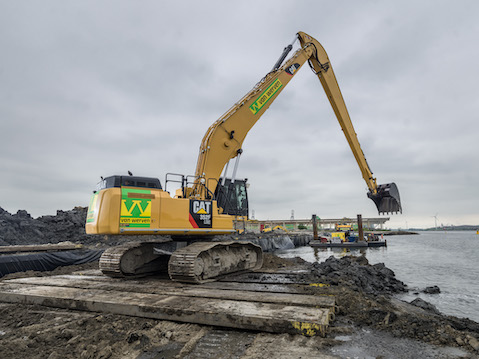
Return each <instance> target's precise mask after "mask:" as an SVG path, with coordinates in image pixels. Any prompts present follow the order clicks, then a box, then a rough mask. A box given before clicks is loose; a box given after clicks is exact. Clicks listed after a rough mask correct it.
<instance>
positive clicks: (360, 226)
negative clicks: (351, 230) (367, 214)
mask: <svg viewBox="0 0 479 359" xmlns="http://www.w3.org/2000/svg"><path fill="white" fill-rule="evenodd" d="M358 234H359V240H360V241H363V240H364V233H363V216H362V215H360V214H358Z"/></svg>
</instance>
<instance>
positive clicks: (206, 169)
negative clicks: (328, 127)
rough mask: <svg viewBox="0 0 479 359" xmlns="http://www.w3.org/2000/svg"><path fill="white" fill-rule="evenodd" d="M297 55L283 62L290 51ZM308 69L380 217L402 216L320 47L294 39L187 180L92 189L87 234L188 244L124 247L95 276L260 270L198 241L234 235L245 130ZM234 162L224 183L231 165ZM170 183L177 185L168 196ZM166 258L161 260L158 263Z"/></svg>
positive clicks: (182, 276) (252, 257)
mask: <svg viewBox="0 0 479 359" xmlns="http://www.w3.org/2000/svg"><path fill="white" fill-rule="evenodd" d="M297 40H299V43H300V48H299V49H298V50H297V51H296V52H294V54H293V55H292V56H291V57H290V58H288V59H287V60H285V59H286V57H287V56H288V54H289V53H290V52H291V50H292V48H293V44H294V43H295V42H296V41H297ZM305 62H308V64H309V66H310V67H311V69H312V70H313V72H314V73H315V74H316V75H317V76H318V78H319V80H320V82H321V84H322V86H323V88H324V91H325V92H326V95H327V96H328V99H329V101H330V103H331V106H332V108H333V110H334V113H335V114H336V117H337V119H338V121H339V124H340V125H341V128H342V130H343V132H344V134H345V136H346V139H347V141H348V143H349V146H350V147H351V150H352V152H353V154H354V157H355V158H356V161H357V163H358V165H359V168H360V170H361V173H362V176H363V178H364V180H365V181H366V184H367V186H368V188H369V191H368V197H369V198H371V199H372V200H373V201H374V203H375V204H376V207H377V209H378V211H379V213H395V212H396V213H397V212H402V208H401V201H400V198H399V192H398V189H397V186H396V185H395V184H394V183H388V184H384V185H377V183H376V179H375V178H374V177H373V174H372V172H371V170H370V168H369V166H368V164H367V162H366V158H365V156H364V153H363V151H362V150H361V147H360V145H359V141H358V138H357V135H356V132H355V131H354V127H353V125H352V123H351V119H350V117H349V114H348V111H347V108H346V105H345V103H344V99H343V96H342V95H341V91H340V89H339V86H338V83H337V80H336V76H335V75H334V71H333V68H332V66H331V63H330V61H329V58H328V56H327V54H326V52H325V51H324V49H323V47H322V46H321V44H320V43H319V42H318V41H316V40H315V39H314V38H312V37H311V36H309V35H307V34H305V33H304V32H299V33H298V34H297V35H296V37H295V40H294V41H293V43H292V44H290V45H288V46H287V47H286V48H285V49H284V51H283V53H282V55H281V57H280V58H279V60H278V61H277V62H276V64H275V65H274V66H273V69H272V70H271V71H270V72H269V73H268V74H266V76H265V77H263V79H261V81H259V82H258V83H257V84H256V85H255V86H254V87H253V89H252V90H251V91H249V92H248V93H247V94H246V95H245V96H244V97H243V98H241V99H240V100H239V101H238V102H237V103H236V104H235V105H233V106H232V107H231V108H230V109H229V110H228V111H227V112H226V113H225V114H224V115H223V116H221V117H220V118H219V119H218V120H217V121H216V122H214V123H213V125H211V126H210V128H209V129H208V130H207V131H206V134H205V136H204V138H203V140H202V142H201V146H200V151H199V156H198V162H197V166H196V172H195V175H194V176H184V175H178V174H172V173H168V174H167V175H166V178H165V188H163V187H162V186H161V183H160V181H159V179H157V178H152V177H137V176H133V175H132V174H131V173H129V176H121V175H114V176H109V177H106V178H102V180H101V181H100V182H99V183H98V185H97V188H96V190H95V191H94V192H93V196H92V198H91V201H90V206H89V208H88V214H87V221H86V232H87V233H89V234H132V235H136V234H163V235H171V236H173V237H172V238H174V239H178V238H180V239H181V240H182V241H186V242H187V243H188V242H193V243H192V244H189V245H187V246H186V247H183V248H178V247H176V248H173V247H175V246H172V244H174V245H176V244H178V242H177V241H173V242H171V240H170V242H169V243H166V244H165V243H164V241H165V240H164V239H163V240H161V241H159V242H139V243H128V244H124V245H122V246H120V247H116V248H110V249H108V250H106V251H105V253H104V254H103V255H102V257H101V259H100V269H101V270H102V271H103V272H104V273H105V274H107V275H110V276H114V277H118V276H120V277H128V276H130V277H131V276H138V275H144V274H147V273H150V272H155V271H157V270H158V269H159V268H161V267H164V265H165V263H166V262H168V272H169V275H170V277H171V278H172V279H174V280H178V281H186V282H195V283H199V282H204V281H208V280H214V279H215V278H217V277H219V276H221V275H224V274H227V273H231V272H235V271H241V270H254V269H257V268H260V267H261V264H262V251H261V248H259V247H258V246H256V245H254V244H252V243H248V242H239V241H234V242H211V241H210V242H199V241H198V240H199V239H200V238H204V237H205V236H212V235H219V234H230V233H235V232H236V228H235V224H236V223H237V222H238V221H237V219H238V218H247V217H248V197H247V192H246V188H247V185H246V180H241V179H237V178H236V170H237V166H238V160H239V158H240V155H241V153H242V152H243V150H242V144H243V141H244V139H245V137H246V135H247V133H248V131H249V130H250V129H251V128H252V127H253V126H254V124H255V123H256V122H257V121H258V120H259V119H260V117H261V116H262V115H263V114H264V113H265V111H266V110H267V109H268V108H269V106H270V105H271V104H272V103H273V102H274V101H275V100H276V98H277V97H278V96H279V94H280V93H281V91H282V90H283V89H284V88H285V87H286V85H287V84H288V83H289V81H291V79H292V78H293V77H294V75H295V74H296V73H297V72H298V71H299V70H300V69H301V67H302V66H303V65H304V63H305ZM232 159H235V164H234V169H233V172H232V176H231V177H230V178H227V176H226V175H227V171H228V165H229V163H230V160H232ZM221 173H224V175H223V176H222V177H220V176H221ZM170 182H176V183H180V185H181V188H180V189H177V190H176V193H175V195H174V196H172V195H170V192H168V191H167V189H166V187H167V184H168V183H170ZM165 258H166V259H165Z"/></svg>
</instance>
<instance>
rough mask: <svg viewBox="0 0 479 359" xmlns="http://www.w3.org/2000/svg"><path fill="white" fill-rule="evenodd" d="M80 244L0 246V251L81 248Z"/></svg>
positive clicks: (51, 250)
mask: <svg viewBox="0 0 479 359" xmlns="http://www.w3.org/2000/svg"><path fill="white" fill-rule="evenodd" d="M81 248H83V246H82V245H81V244H73V243H71V244H67V243H65V244H62V243H59V244H36V245H24V246H20V245H18V246H0V253H19V252H53V251H68V250H74V249H81Z"/></svg>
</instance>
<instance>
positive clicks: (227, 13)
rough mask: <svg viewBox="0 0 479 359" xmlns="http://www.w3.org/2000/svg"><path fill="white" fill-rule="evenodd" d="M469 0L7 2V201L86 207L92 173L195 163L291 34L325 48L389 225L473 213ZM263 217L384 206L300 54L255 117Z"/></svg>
mask: <svg viewBox="0 0 479 359" xmlns="http://www.w3.org/2000/svg"><path fill="white" fill-rule="evenodd" d="M478 13H479V3H478V2H477V1H457V2H455V3H454V6H451V2H450V1H440V0H434V1H407V0H406V1H404V0H402V1H334V2H331V1H319V0H318V1H301V0H296V1H294V2H293V1H283V0H274V1H258V0H254V1H249V0H247V1H236V2H232V1H224V0H223V1H220V0H218V1H193V0H191V1H188V0H186V1H177V2H173V1H160V0H158V1H133V0H132V1H124V0H115V1H113V0H111V1H103V0H95V1H88V0H86V1H64V0H58V1H52V0H44V1H8V0H0V49H1V57H0V164H1V175H0V206H1V207H2V208H4V209H6V210H8V211H9V212H11V213H15V212H16V211H17V210H19V209H25V210H27V211H28V212H29V213H31V214H32V216H34V217H37V216H41V215H47V214H54V213H55V212H56V210H57V209H61V210H69V209H72V208H73V207H74V206H78V205H80V206H86V205H87V204H88V202H89V198H90V194H91V191H92V190H93V189H94V186H95V184H96V182H97V181H98V180H99V178H100V176H108V175H111V174H126V172H127V171H128V170H131V171H132V172H133V173H134V174H136V175H144V176H152V177H159V178H160V180H161V181H162V182H163V181H164V177H165V174H166V173H167V172H175V173H184V174H193V173H194V170H195V166H196V159H197V155H198V148H199V145H200V142H201V139H202V138H203V135H204V133H205V131H206V129H207V128H208V127H209V126H210V124H212V123H213V122H214V121H215V120H216V119H217V118H218V117H220V116H221V115H222V114H223V113H224V112H225V111H226V110H228V109H229V108H230V106H232V105H233V104H234V103H235V102H236V101H237V100H238V99H240V98H241V97H242V96H243V95H244V94H245V93H246V92H247V91H249V90H250V89H251V88H252V87H253V86H254V85H255V83H256V82H257V81H259V80H260V79H261V78H262V77H263V76H264V75H265V74H266V73H267V72H268V71H269V70H270V69H271V67H272V66H273V64H274V63H275V61H276V60H277V58H278V57H279V55H280V54H281V52H282V50H283V48H284V47H285V46H286V45H287V44H288V43H290V42H291V41H292V40H293V37H294V35H295V33H296V32H297V31H305V32H306V33H308V34H310V35H312V36H313V37H315V38H316V39H317V40H318V41H319V42H321V44H322V45H323V46H324V48H325V49H326V51H327V52H328V55H329V58H330V60H331V63H332V66H333V67H334V70H335V73H336V76H337V78H338V82H339V85H340V87H341V90H342V92H343V96H344V98H345V101H346V104H347V106H348V109H349V112H350V115H351V119H352V121H353V124H354V126H355V129H356V132H357V134H358V137H359V141H360V143H361V146H362V148H363V151H364V153H365V155H366V158H367V160H368V163H369V165H370V167H371V169H372V171H373V172H374V175H375V176H376V177H377V180H378V183H388V182H395V183H396V184H397V185H398V188H399V190H400V194H401V200H402V205H403V214H402V215H397V216H391V220H390V221H389V222H388V224H387V225H388V226H389V227H391V228H398V227H400V228H406V227H432V226H434V224H435V218H434V217H433V216H437V217H436V218H437V223H438V225H439V224H440V223H442V224H444V225H446V224H452V225H459V224H479V188H478V175H479V160H478V157H479V121H478V117H479V115H478V114H479V86H478V84H477V82H478V80H479V65H478V54H479V51H478V49H477V42H478V37H479V22H478V21H477V14H478ZM243 149H244V154H243V156H242V159H241V164H240V169H239V176H241V177H247V178H248V179H249V182H250V184H251V185H250V191H249V196H250V208H251V209H252V210H254V213H255V217H256V218H258V219H288V218H290V216H291V211H292V210H294V213H295V217H296V218H310V217H311V214H313V213H315V214H317V215H318V216H319V217H321V218H338V217H345V216H347V217H355V216H356V214H358V213H361V214H362V215H363V217H376V216H378V214H377V212H376V207H375V206H374V203H373V202H372V201H371V200H370V199H368V198H367V197H366V192H367V186H366V184H365V183H364V181H363V179H362V177H361V174H360V171H359V169H358V166H357V165H356V163H355V160H354V158H353V155H352V153H351V151H350V149H349V147H348V145H347V142H346V139H345V138H344V135H343V134H342V131H341V129H340V127H339V125H338V122H337V120H336V119H335V116H334V113H333V111H332V110H331V107H330V105H329V103H328V101H327V99H326V96H325V94H324V92H323V90H322V87H321V85H320V83H319V81H318V79H317V77H316V76H315V75H314V74H313V73H312V72H311V71H310V70H309V68H308V67H307V66H305V67H303V69H302V70H301V71H300V72H299V73H298V74H297V75H296V76H295V79H294V80H293V81H292V82H291V83H290V84H289V85H288V87H287V88H286V89H285V90H284V91H283V93H282V94H281V95H280V97H279V98H278V99H277V101H276V102H275V103H274V104H273V105H272V106H271V108H270V109H269V110H268V111H267V112H266V114H265V115H264V116H263V117H262V119H261V120H260V121H259V122H258V123H257V125H256V126H255V127H254V128H253V129H252V130H251V131H250V133H249V134H248V137H247V138H246V140H245V142H244V144H243Z"/></svg>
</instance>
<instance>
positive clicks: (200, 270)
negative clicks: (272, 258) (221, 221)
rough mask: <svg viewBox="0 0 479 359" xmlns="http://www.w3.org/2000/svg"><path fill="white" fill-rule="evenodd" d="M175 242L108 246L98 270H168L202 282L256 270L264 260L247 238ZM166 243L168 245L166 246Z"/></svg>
mask: <svg viewBox="0 0 479 359" xmlns="http://www.w3.org/2000/svg"><path fill="white" fill-rule="evenodd" d="M175 243H176V242H166V243H165V242H131V243H128V244H124V245H121V246H116V247H112V248H109V249H107V250H106V251H105V252H104V253H103V255H102V256H101V258H100V270H101V271H102V272H103V273H104V274H106V275H107V276H109V277H114V278H138V277H144V276H147V275H152V274H157V273H161V272H163V273H166V272H168V275H169V276H170V278H171V279H172V280H174V281H179V282H186V283H204V282H209V281H214V280H217V279H218V278H220V277H222V276H224V275H226V274H230V273H240V272H244V271H250V270H256V269H259V268H261V266H262V264H263V251H262V249H261V247H259V246H257V245H255V244H252V243H250V242H239V241H227V242H194V243H192V244H190V245H187V246H184V247H182V248H179V249H176V250H174V249H173V248H172V247H171V244H175ZM165 244H166V245H169V248H167V249H165ZM180 247H181V246H180Z"/></svg>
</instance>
